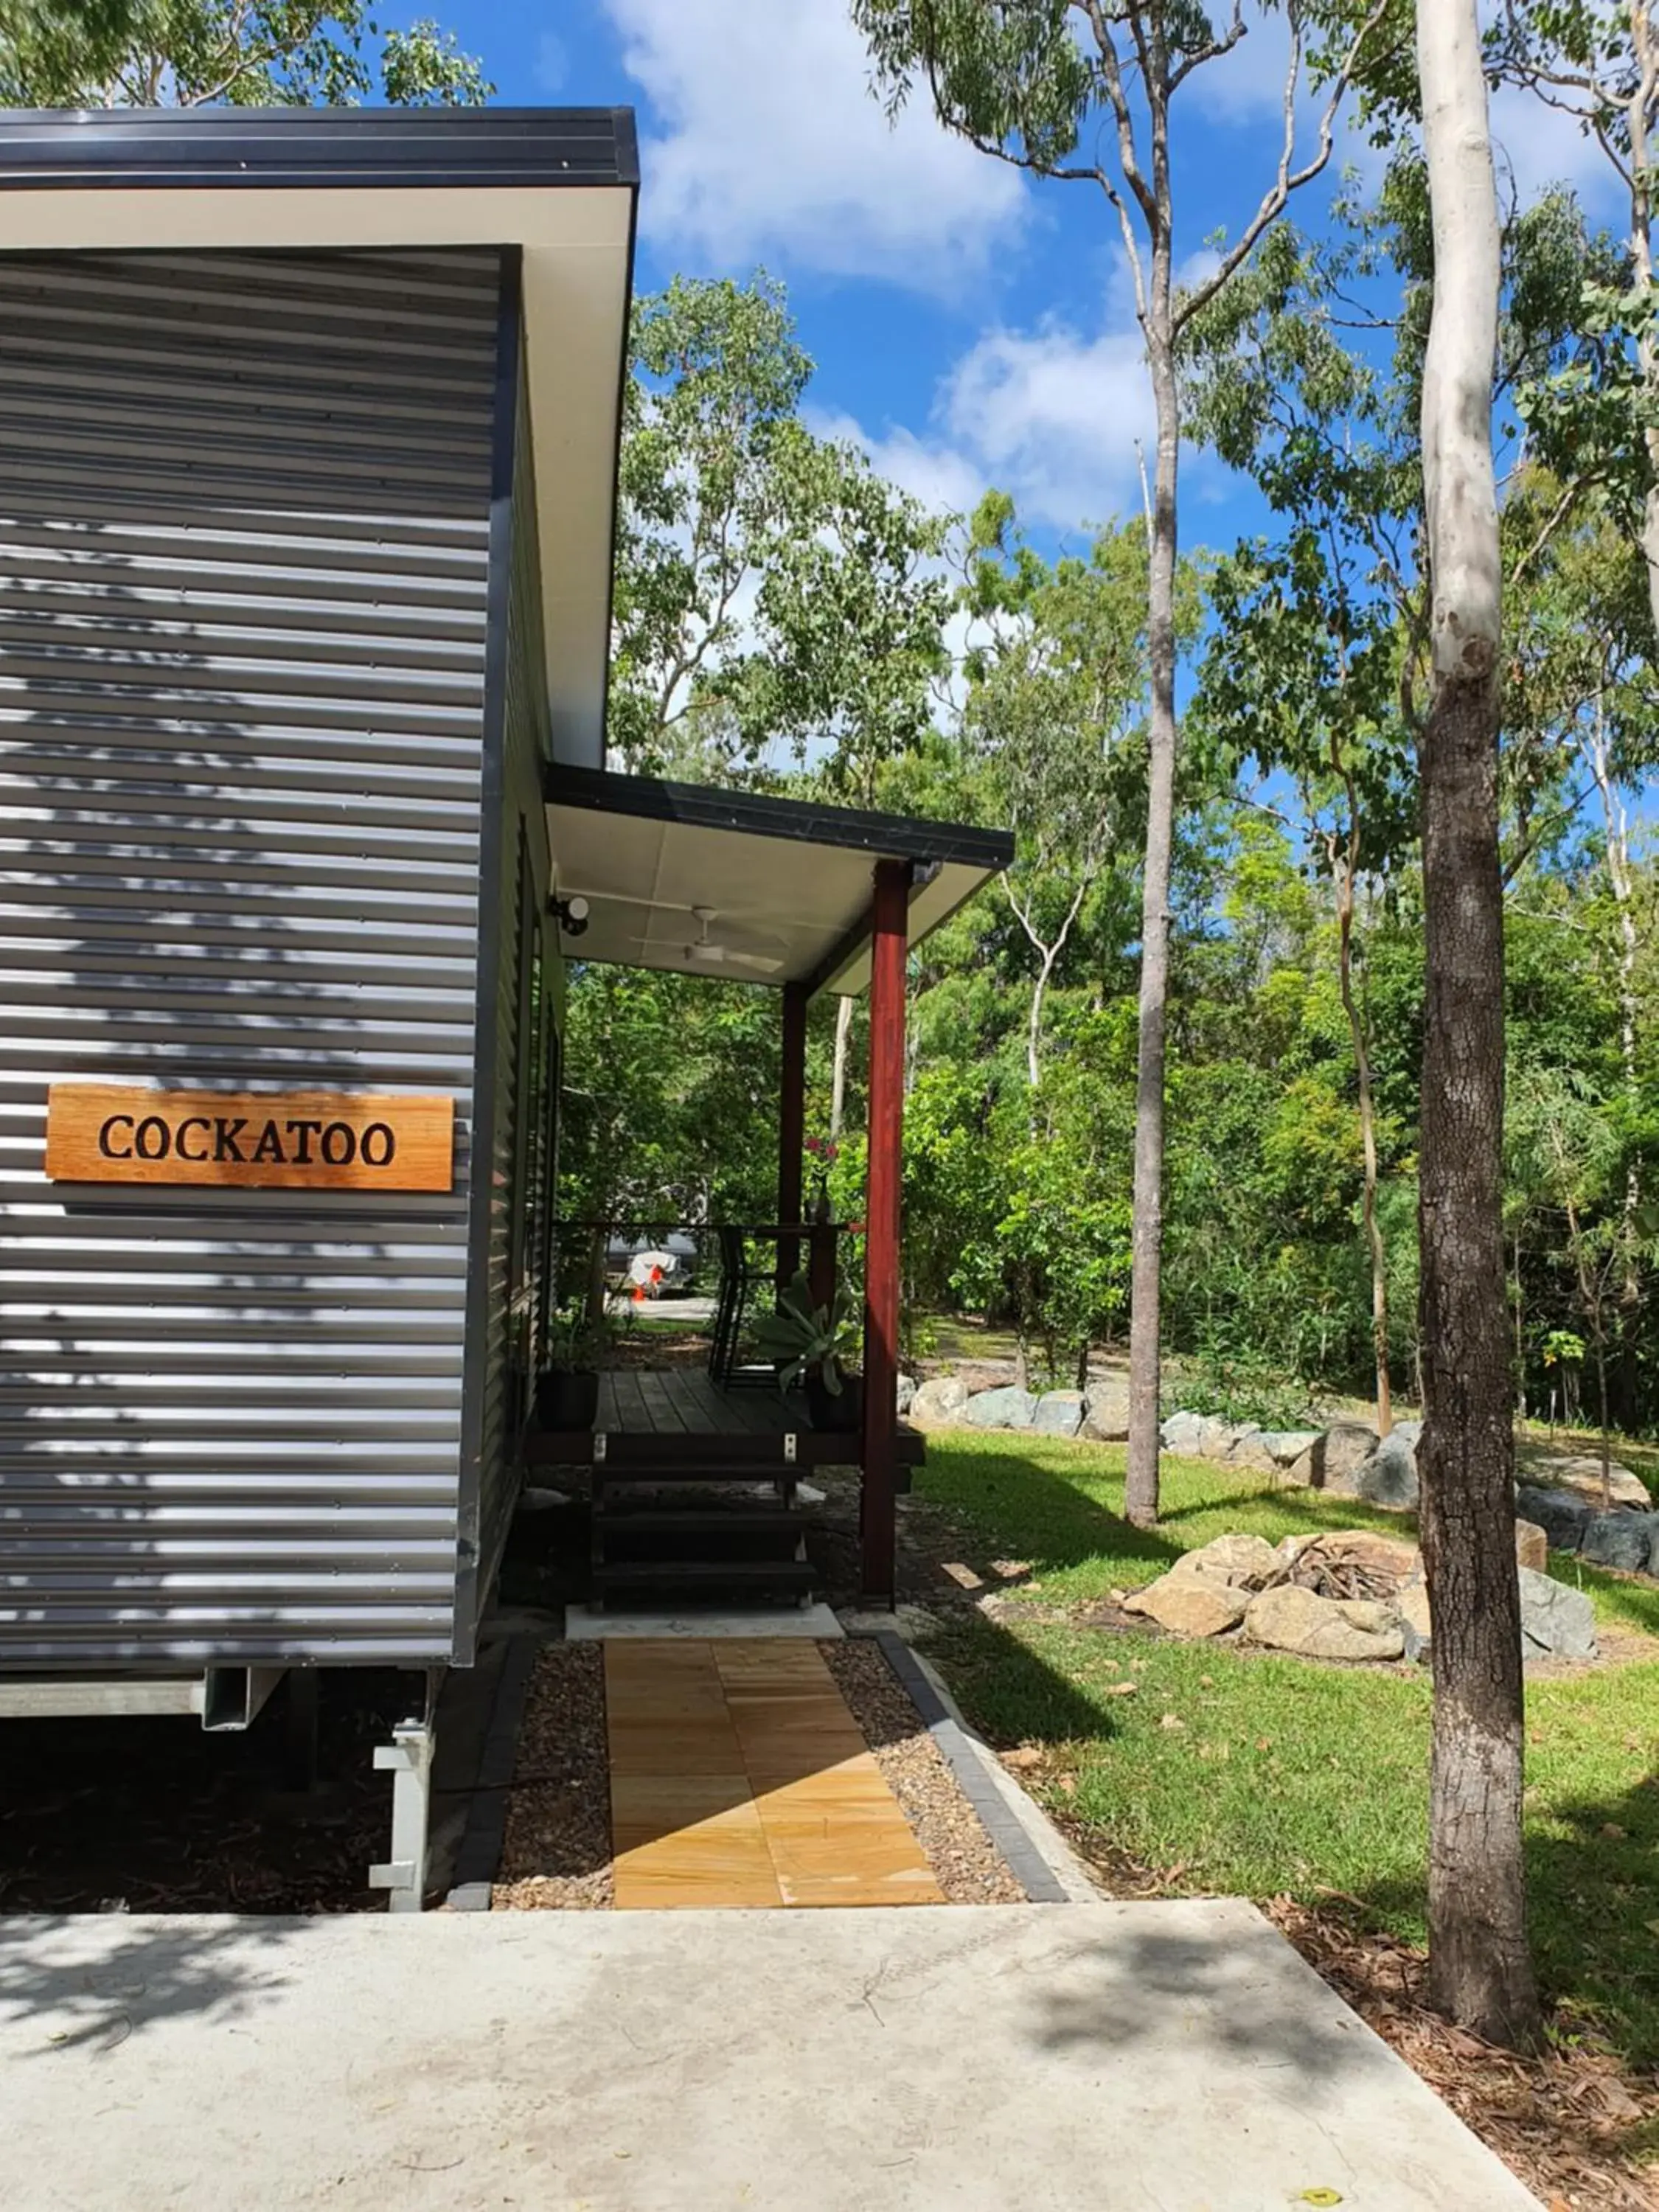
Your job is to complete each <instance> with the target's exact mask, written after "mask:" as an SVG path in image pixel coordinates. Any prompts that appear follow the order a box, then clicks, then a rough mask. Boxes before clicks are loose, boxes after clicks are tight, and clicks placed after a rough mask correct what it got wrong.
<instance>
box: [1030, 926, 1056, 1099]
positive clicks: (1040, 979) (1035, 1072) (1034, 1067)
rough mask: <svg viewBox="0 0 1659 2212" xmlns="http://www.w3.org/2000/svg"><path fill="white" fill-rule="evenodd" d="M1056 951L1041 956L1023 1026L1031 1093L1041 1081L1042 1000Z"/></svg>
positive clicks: (1051, 972)
mask: <svg viewBox="0 0 1659 2212" xmlns="http://www.w3.org/2000/svg"><path fill="white" fill-rule="evenodd" d="M1058 949H1059V948H1058V947H1056V948H1055V951H1054V952H1045V953H1044V954H1043V956H1042V966H1041V967H1040V968H1039V969H1038V970H1037V979H1036V982H1035V983H1033V984H1032V986H1031V1015H1030V1020H1029V1021H1028V1022H1027V1024H1026V1025H1025V1080H1026V1083H1027V1084H1028V1085H1029V1086H1030V1089H1031V1090H1033V1091H1035V1090H1036V1087H1037V1085H1038V1084H1039V1083H1041V1082H1042V1052H1041V1045H1042V1000H1043V994H1044V993H1045V992H1046V991H1047V990H1048V978H1049V976H1050V975H1053V974H1054V959H1055V953H1056V952H1057V951H1058Z"/></svg>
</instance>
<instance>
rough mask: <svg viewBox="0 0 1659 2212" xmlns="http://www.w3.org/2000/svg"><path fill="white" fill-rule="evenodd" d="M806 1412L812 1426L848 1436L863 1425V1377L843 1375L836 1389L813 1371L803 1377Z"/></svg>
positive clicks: (812, 1369)
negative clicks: (839, 1386) (804, 1380)
mask: <svg viewBox="0 0 1659 2212" xmlns="http://www.w3.org/2000/svg"><path fill="white" fill-rule="evenodd" d="M806 1410H807V1412H808V1413H811V1416H812V1426H813V1427H814V1428H815V1429H820V1430H825V1431H829V1432H831V1433H836V1434H840V1435H843V1436H845V1435H849V1434H851V1433H852V1432H854V1431H856V1430H858V1429H860V1428H861V1427H862V1426H863V1424H864V1377H863V1376H861V1375H843V1376H842V1378H841V1388H840V1389H839V1390H832V1389H829V1386H828V1384H827V1383H825V1382H824V1379H823V1376H822V1375H820V1374H819V1373H818V1371H817V1369H816V1368H811V1369H809V1370H808V1372H807V1376H806Z"/></svg>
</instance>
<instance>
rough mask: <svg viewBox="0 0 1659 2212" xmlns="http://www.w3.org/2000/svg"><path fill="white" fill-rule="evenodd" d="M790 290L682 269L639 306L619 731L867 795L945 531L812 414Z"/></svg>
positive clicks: (626, 746) (897, 726)
mask: <svg viewBox="0 0 1659 2212" xmlns="http://www.w3.org/2000/svg"><path fill="white" fill-rule="evenodd" d="M811 373H812V364H811V361H810V359H809V358H808V357H807V356H806V354H805V352H804V351H803V349H801V347H800V345H799V342H798V340H797V339H796V337H795V333H794V325H793V321H792V319H791V318H790V315H789V312H788V307H787V302H786V300H785V297H784V294H783V289H782V287H781V285H778V284H776V283H774V282H773V281H772V280H771V279H770V278H769V277H767V276H764V275H757V276H756V277H755V278H754V279H753V280H752V281H751V282H750V283H748V284H746V285H740V284H736V283H732V282H731V281H729V280H727V279H720V280H709V281H700V280H693V279H690V278H685V277H676V278H675V279H674V281H673V283H671V284H670V286H669V287H668V289H667V290H666V291H665V292H661V293H659V294H657V295H654V296H652V297H648V298H645V299H641V300H639V301H636V302H635V307H634V315H633V322H632V325H631V334H630V362H629V380H628V384H627V387H626V392H625V394H624V402H623V449H622V463H621V476H620V483H619V489H620V494H621V508H620V513H619V516H618V521H617V570H616V592H615V601H614V630H615V637H614V652H613V668H612V674H611V741H612V744H614V746H615V747H616V748H617V750H618V751H619V752H620V753H621V754H622V756H623V758H624V759H625V760H626V761H627V762H628V763H629V765H630V766H632V767H634V768H635V769H650V770H653V771H655V772H658V773H663V772H672V773H676V774H679V775H684V776H688V777H692V778H696V779H698V780H705V779H707V778H708V777H710V776H711V775H716V776H717V775H726V776H728V777H729V776H730V775H732V774H733V773H734V772H746V771H750V770H753V769H755V767H756V766H757V763H762V762H763V761H764V760H765V759H766V757H767V756H768V755H769V753H770V752H771V751H772V750H774V749H775V748H779V747H781V748H783V749H784V750H786V752H789V753H793V756H794V757H796V758H797V759H799V758H801V757H804V755H805V749H806V746H807V744H808V743H809V741H817V743H819V744H821V745H823V746H825V747H827V758H826V759H825V761H824V763H823V765H822V768H821V770H820V773H821V775H822V776H823V780H824V781H825V783H826V785H827V786H828V787H829V788H831V789H832V790H834V791H836V792H837V793H841V794H842V795H843V796H848V797H858V798H860V799H863V801H864V803H866V804H867V803H868V783H869V779H870V776H871V775H872V773H873V770H874V768H875V766H876V765H877V764H878V763H879V762H880V761H882V760H883V759H884V758H886V757H889V756H890V755H891V754H892V753H893V752H894V751H896V750H902V749H903V748H904V747H905V746H907V745H909V744H915V742H916V741H917V740H918V739H919V738H921V734H922V732H923V731H924V729H925V727H926V726H927V720H928V701H929V686H930V684H931V682H932V680H933V677H934V676H935V675H936V674H937V673H938V671H939V668H940V665H941V661H942V654H943V644H942V638H943V629H944V623H945V615H946V612H947V609H948V602H949V589H948V586H947V585H946V583H945V580H944V579H943V578H942V577H941V576H939V574H936V573H933V572H932V570H931V569H930V567H929V564H930V562H934V561H935V560H936V559H937V556H939V553H940V552H941V551H942V550H943V545H944V532H945V526H944V524H943V522H942V521H940V520H936V519H935V518H933V517H931V516H929V515H927V513H924V511H923V510H922V508H921V507H920V506H919V505H918V503H917V502H916V501H915V500H913V499H911V498H909V497H908V495H906V494H904V493H902V492H901V491H899V490H898V489H896V487H895V486H893V485H891V484H890V483H885V482H884V480H883V479H882V478H881V477H878V476H877V475H876V474H875V473H874V472H873V471H872V469H871V467H870V465H869V463H868V461H867V460H866V459H865V458H864V456H863V455H862V454H861V453H858V452H857V451H856V450H855V449H854V447H850V446H848V445H844V444H841V443H838V442H836V441H830V440H825V439H821V438H817V437H814V436H813V435H812V434H811V432H810V431H809V430H808V429H807V428H805V424H804V423H803V422H801V420H800V416H799V409H800V404H801V401H802V398H803V397H804V395H805V390H806V386H807V384H808V381H809V380H810V378H811Z"/></svg>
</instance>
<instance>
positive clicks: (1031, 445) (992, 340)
mask: <svg viewBox="0 0 1659 2212" xmlns="http://www.w3.org/2000/svg"><path fill="white" fill-rule="evenodd" d="M811 427H812V428H814V429H815V430H816V431H817V433H818V435H820V436H824V437H842V438H848V439H850V440H852V441H853V442H854V444H857V445H860V446H861V447H863V448H864V450H865V452H866V453H868V455H869V456H870V459H871V461H872V464H873V465H874V466H875V467H876V468H877V469H878V471H880V472H881V474H882V475H884V476H885V477H890V478H891V479H892V481H893V482H894V483H897V484H901V485H902V486H903V488H904V489H906V490H907V491H909V492H913V493H914V494H915V496H916V497H917V498H918V499H920V500H921V501H923V502H924V503H925V504H926V505H927V506H929V507H933V508H935V509H939V508H949V509H951V510H953V511H955V512H956V513H965V512H966V511H967V510H968V509H969V507H972V506H974V504H975V501H977V500H978V499H979V497H980V495H981V493H983V492H984V491H986V490H987V489H989V488H990V487H991V486H992V485H995V486H996V487H997V489H999V490H1001V491H1006V492H1009V493H1012V495H1013V499H1014V501H1015V504H1016V505H1017V507H1018V509H1019V512H1020V514H1021V516H1022V517H1023V519H1024V520H1026V521H1028V522H1031V523H1037V524H1042V525H1046V526H1053V527H1054V528H1057V529H1060V530H1074V529H1078V528H1079V527H1081V526H1085V525H1088V524H1091V523H1100V522H1105V521H1108V520H1110V519H1111V517H1112V516H1114V515H1123V514H1129V513H1136V512H1138V511H1139V506H1140V470H1139V459H1138V458H1137V455H1136V451H1135V447H1136V444H1137V441H1139V443H1140V444H1141V446H1142V447H1144V448H1145V449H1146V451H1147V452H1148V453H1150V451H1151V446H1152V436H1153V422H1152V392H1151V388H1150V386H1149V385H1148V383H1147V379H1146V360H1145V356H1144V353H1143V350H1142V347H1141V340H1140V333H1139V330H1138V329H1137V328H1136V327H1135V325H1133V322H1130V321H1127V319H1126V320H1125V321H1124V322H1122V323H1116V322H1113V321H1110V320H1109V321H1108V323H1107V325H1106V327H1105V328H1104V329H1103V330H1102V331H1100V332H1099V334H1098V335H1097V336H1096V337H1085V336H1083V335H1082V334H1081V333H1080V332H1079V331H1076V330H1073V329H1072V328H1071V327H1070V326H1069V325H1066V324H1064V323H1060V322H1045V323H1043V324H1042V325H1039V326H1038V327H1037V328H1036V330H1034V331H1018V330H1007V329H1001V328H994V329H991V330H987V331H984V332H982V333H981V336H980V337H979V338H978V339H977V340H976V341H975V343H974V344H973V345H972V346H971V347H969V349H968V351H967V352H966V353H965V354H963V356H962V357H961V359H960V360H959V361H957V363H956V364H955V366H954V367H953V368H951V370H950V372H949V373H948V374H946V376H945V378H944V379H943V380H941V382H940V384H939V389H938V392H937V393H936V394H935V397H934V401H933V409H932V410H931V416H930V420H929V424H928V428H927V430H926V431H925V432H921V433H918V432H916V431H915V430H913V429H910V428H908V427H906V426H905V425H903V424H901V423H891V422H890V423H887V424H885V425H884V427H883V428H880V429H878V430H875V429H871V428H867V427H866V426H864V425H862V424H860V423H859V422H857V421H856V420H854V417H853V416H850V415H846V414H840V415H831V414H828V413H820V414H818V415H817V416H815V417H814V418H813V420H812V425H811Z"/></svg>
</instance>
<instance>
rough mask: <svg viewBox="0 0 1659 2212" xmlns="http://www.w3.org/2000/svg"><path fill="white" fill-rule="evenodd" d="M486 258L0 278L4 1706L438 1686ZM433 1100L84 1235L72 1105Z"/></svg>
mask: <svg viewBox="0 0 1659 2212" xmlns="http://www.w3.org/2000/svg"><path fill="white" fill-rule="evenodd" d="M498 290H499V273H498V265H497V258H496V257H495V255H493V254H459V255H427V256H415V255H407V256H405V255H390V254H375V255H350V256H345V255H341V256H310V257H303V256H276V255H273V256H257V257H256V256H240V257H236V256H228V255H205V254H204V255H194V256H184V255H159V254H158V255H143V256H140V255H127V256H107V257H99V256H80V257H76V258H74V259H72V260H71V259H68V258H65V259H63V260H58V261H49V260H43V259H39V258H27V259H25V258H15V259H10V260H6V259H3V258H0V1666H9V1667H43V1666H53V1667H57V1666H63V1667H76V1666H99V1665H107V1664H109V1663H111V1662H116V1661H133V1662H146V1663H161V1664H166V1663H169V1662H172V1663H180V1664H183V1663H195V1662H200V1661H203V1660H206V1659H209V1658H211V1659H216V1660H230V1661H234V1660H237V1659H253V1658H265V1657H272V1656H286V1657H295V1656H310V1657H314V1658H318V1659H326V1660H329V1661H331V1662H346V1661H360V1662H371V1661H386V1660H421V1661H424V1660H435V1659H441V1658H443V1657H445V1656H447V1655H448V1652H449V1650H450V1646H451V1640H452V1634H453V1601H454V1587H455V1573H456V1526H457V1507H458V1468H459V1435H460V1405H461V1387H462V1383H461V1377H462V1364H463V1350H464V1342H463V1338H464V1328H465V1288H466V1266H467V1254H466V1227H467V1222H466V1215H467V1188H468V1176H467V1152H468V1133H469V1129H470V1115H471V1082H472V1072H473V1033H474V1011H475V1006H474V1001H475V994H476V988H477V866H478V852H479V789H480V764H481V751H482V736H483V666H484V644H485V601H486V581H487V577H486V570H487V561H488V543H489V505H490V500H489V494H490V457H491V409H492V400H493V390H494V378H495V335H496V310H497V298H498ZM76 1077H79V1078H82V1079H104V1080H112V1081H135V1082H158V1083H175V1084H184V1085H207V1086H214V1085H222V1086H223V1087H225V1088H227V1089H238V1088H247V1089H264V1088H273V1087H277V1086H280V1085H284V1084H287V1085H301V1084H302V1085H319V1086H337V1087H340V1088H343V1089H374V1090H380V1089H385V1090H392V1091H396V1090H410V1091H442V1092H447V1093H449V1094H451V1095H453V1097H455V1099H456V1101H457V1115H458V1139H459V1142H458V1153H459V1163H460V1165H459V1176H458V1182H457V1188H456V1189H455V1191H454V1192H453V1194H450V1195H445V1196H435V1197H430V1198H424V1197H404V1198H398V1199H396V1200H391V1201H390V1202H388V1201H387V1200H385V1199H380V1200H377V1201H374V1203H373V1205H372V1206H370V1204H369V1203H368V1202H367V1201H365V1200H359V1199H356V1198H354V1197H351V1196H349V1195H345V1194H298V1193H294V1192H287V1191H242V1192H225V1193H216V1192H211V1191H206V1190H203V1191H192V1190H177V1189H169V1190H167V1191H165V1192H157V1193H156V1194H154V1195H150V1194H142V1193H138V1192H136V1191H133V1190H131V1189H128V1190H125V1191H120V1190H107V1191H90V1190H88V1191H82V1192H69V1191H66V1190H65V1188H64V1186H61V1185H57V1186H54V1185H51V1184H48V1183H47V1182H46V1181H45V1180H44V1176H43V1140H44V1132H45V1106H46V1085H47V1083H48V1082H49V1081H51V1080H52V1079H73V1078H76Z"/></svg>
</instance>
